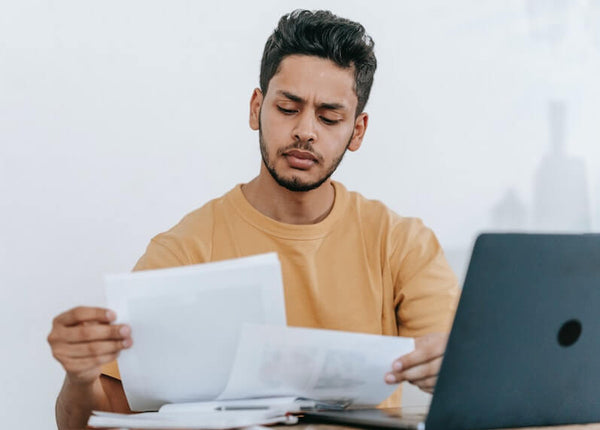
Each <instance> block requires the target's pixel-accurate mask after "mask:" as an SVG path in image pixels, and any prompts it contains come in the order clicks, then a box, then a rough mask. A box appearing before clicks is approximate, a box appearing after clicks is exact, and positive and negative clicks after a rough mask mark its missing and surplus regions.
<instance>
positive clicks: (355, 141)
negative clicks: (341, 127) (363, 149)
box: [348, 112, 369, 151]
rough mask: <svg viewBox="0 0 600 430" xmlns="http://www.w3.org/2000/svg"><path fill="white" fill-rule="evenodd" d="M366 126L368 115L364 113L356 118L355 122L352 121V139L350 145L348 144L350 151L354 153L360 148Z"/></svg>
mask: <svg viewBox="0 0 600 430" xmlns="http://www.w3.org/2000/svg"><path fill="white" fill-rule="evenodd" d="M368 124H369V115H368V114H367V113H366V112H363V113H361V114H360V115H358V116H357V117H356V120H355V121H354V133H353V134H352V139H350V143H349V144H348V149H349V150H350V151H356V150H358V148H360V145H361V144H362V141H363V137H365V132H366V131H367V125H368Z"/></svg>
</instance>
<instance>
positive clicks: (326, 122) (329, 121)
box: [321, 116, 340, 125]
mask: <svg viewBox="0 0 600 430" xmlns="http://www.w3.org/2000/svg"><path fill="white" fill-rule="evenodd" d="M321 121H323V122H324V123H325V124H327V125H334V124H337V123H338V122H340V121H339V120H337V119H329V118H326V117H324V116H322V117H321Z"/></svg>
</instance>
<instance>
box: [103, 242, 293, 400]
mask: <svg viewBox="0 0 600 430" xmlns="http://www.w3.org/2000/svg"><path fill="white" fill-rule="evenodd" d="M105 281H106V295H107V301H108V307H109V308H110V309H113V310H114V311H115V312H116V313H117V318H118V320H117V322H118V323H127V324H129V325H130V326H131V332H132V337H133V346H132V347H131V348H129V349H126V350H123V351H122V352H121V354H120V356H119V360H118V364H119V371H120V373H121V379H122V382H123V387H124V389H125V394H126V395H127V400H128V401H129V405H130V407H131V408H132V410H135V411H145V410H157V409H158V408H159V407H160V406H162V405H163V404H165V403H176V402H186V401H187V402H189V401H198V400H210V399H214V398H216V397H218V396H219V395H220V394H221V392H222V391H223V389H224V388H225V385H226V384H227V381H228V379H229V373H230V371H231V366H232V365H233V360H234V357H235V351H236V348H237V344H238V338H239V335H240V331H241V328H242V324H243V323H246V322H252V323H268V324H273V325H280V326H285V324H286V319H285V305H284V299H283V283H282V278H281V266H280V264H279V259H278V257H277V254H275V253H270V254H263V255H258V256H252V257H245V258H239V259H235V260H227V261H220V262H216V263H206V264H198V265H193V266H183V267H177V268H172V269H159V270H148V271H142V272H134V273H127V274H123V275H111V276H107V277H106V279H105Z"/></svg>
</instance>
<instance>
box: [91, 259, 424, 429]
mask: <svg viewBox="0 0 600 430" xmlns="http://www.w3.org/2000/svg"><path fill="white" fill-rule="evenodd" d="M107 296H108V302H109V307H111V308H112V309H114V310H115V311H116V312H117V315H118V316H119V320H118V322H120V323H127V324H130V325H131V327H132V336H133V338H134V342H133V347H132V348H130V349H128V350H125V351H123V352H122V353H121V356H120V358H119V368H120V370H121V377H122V381H123V386H124V388H125V393H126V395H127V400H128V402H129V405H130V407H131V408H132V410H138V411H144V410H146V411H147V410H157V409H158V408H159V407H161V406H162V407H161V408H160V411H159V412H154V413H144V414H135V415H131V416H127V415H125V416H123V415H119V414H109V413H103V412H96V413H95V414H94V415H93V416H92V417H91V419H90V422H89V425H91V426H96V427H100V426H102V427H115V426H122V427H130V428H131V427H135V428H164V427H169V428H190V427H191V428H214V429H223V428H231V427H245V426H248V425H255V424H267V423H284V422H290V420H292V419H293V418H289V417H288V415H286V414H287V413H290V412H292V413H293V412H299V411H302V410H305V409H307V408H343V407H346V406H349V405H352V406H371V407H372V406H375V405H377V404H379V403H380V402H382V401H383V400H385V399H386V398H387V397H388V396H389V395H390V394H392V392H393V391H394V390H395V388H396V387H395V386H393V385H388V384H386V383H385V382H384V375H385V373H386V372H388V371H389V370H390V368H391V364H392V362H393V361H394V360H395V359H396V358H398V357H399V356H401V355H403V354H406V353H408V352H410V351H412V350H413V349H414V341H413V339H408V338H400V337H394V336H378V335H369V334H359V333H348V332H340V331H332V330H319V329H307V328H298V327H286V326H285V311H284V309H285V308H284V301H283V286H282V281H281V269H280V266H279V261H278V259H277V257H276V255H275V254H266V255H263V256H256V257H247V258H243V259H238V260H231V261H226V262H219V263H210V264H203V265H197V266H187V267H182V268H175V269H164V270H155V271H148V272H136V273H132V274H126V275H119V276H112V277H107Z"/></svg>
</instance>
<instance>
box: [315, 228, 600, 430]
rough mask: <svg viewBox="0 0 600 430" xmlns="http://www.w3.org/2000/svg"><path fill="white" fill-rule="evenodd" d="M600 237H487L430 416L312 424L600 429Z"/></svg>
mask: <svg viewBox="0 0 600 430" xmlns="http://www.w3.org/2000/svg"><path fill="white" fill-rule="evenodd" d="M599 315H600V235H596V234H583V235H574V234H573V235H569V234H482V235H480V236H479V237H478V238H477V240H476V242H475V245H474V247H473V253H472V256H471V261H470V264H469V268H468V271H467V276H466V278H465V283H464V287H463V291H462V295H461V298H460V303H459V305H458V309H457V312H456V316H455V319H454V324H453V326H452V331H451V333H450V337H449V340H448V346H447V349H446V353H445V356H444V360H443V363H442V367H441V370H440V374H439V377H438V381H437V385H436V388H435V392H434V395H433V398H432V401H431V406H430V409H429V413H428V414H427V415H425V414H413V413H411V412H410V411H403V410H402V409H400V410H373V409H371V410H355V411H351V410H350V411H342V412H339V411H320V412H314V413H309V414H307V415H306V419H308V420H319V421H328V422H338V423H345V424H351V425H352V424H354V425H361V426H370V427H387V428H400V429H424V428H425V429H427V430H442V429H444V430H454V429H462V430H468V429H489V428H503V427H504V428H506V427H525V426H549V425H560V424H580V423H590V422H600V365H599V357H600V316H599Z"/></svg>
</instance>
